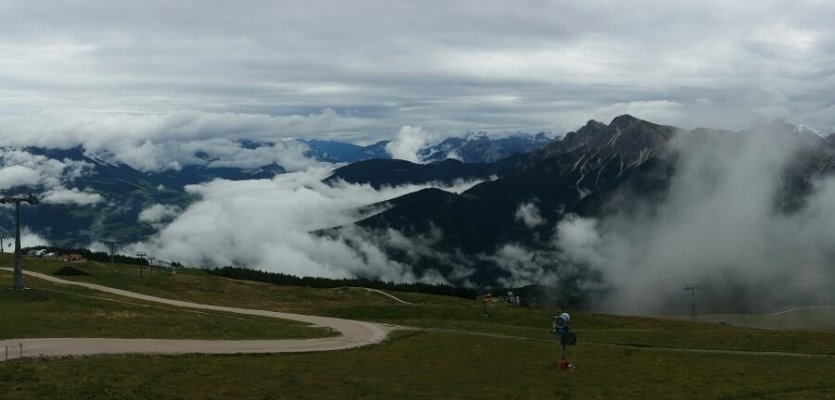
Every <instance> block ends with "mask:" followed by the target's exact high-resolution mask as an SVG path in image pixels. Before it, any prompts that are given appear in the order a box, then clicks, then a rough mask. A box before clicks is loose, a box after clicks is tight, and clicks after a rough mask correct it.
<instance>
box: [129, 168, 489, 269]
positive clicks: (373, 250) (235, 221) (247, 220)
mask: <svg viewBox="0 0 835 400" xmlns="http://www.w3.org/2000/svg"><path fill="white" fill-rule="evenodd" d="M330 172H331V171H330V169H329V168H325V167H315V168H312V169H309V170H306V171H303V172H295V173H288V174H282V175H277V176H275V177H274V178H273V179H270V180H248V181H225V180H215V181H212V182H209V183H205V184H200V185H192V186H188V187H187V190H188V191H189V192H190V193H193V194H195V195H198V196H200V199H201V200H200V201H198V202H197V203H195V204H192V205H191V206H189V207H188V208H187V209H186V210H184V211H183V212H182V214H180V215H179V216H177V217H176V219H174V220H173V221H171V222H170V223H168V224H166V225H165V226H164V227H163V228H162V230H161V231H160V233H159V234H158V235H156V236H155V237H153V238H152V239H150V240H149V241H147V242H145V243H136V244H133V245H131V246H129V247H127V248H126V249H125V250H126V251H127V252H129V253H131V252H135V251H146V252H149V254H153V255H154V256H155V257H157V258H158V259H170V260H177V261H180V262H183V263H185V264H187V265H198V266H226V265H239V266H249V267H257V268H262V269H265V270H270V271H280V272H284V273H289V274H294V275H301V276H323V277H335V278H339V277H353V276H367V277H375V278H380V279H385V280H393V281H407V282H413V281H428V282H442V281H444V278H443V277H441V276H439V275H438V274H436V273H428V274H415V273H414V271H412V268H411V266H409V265H404V264H402V263H399V262H396V261H393V260H390V259H389V258H388V257H387V256H386V254H384V252H383V251H382V250H381V249H380V248H379V247H378V246H377V244H376V243H377V242H376V239H377V238H376V236H374V235H376V234H375V233H371V232H365V231H363V230H361V229H359V228H350V227H348V228H346V229H345V230H343V231H342V232H340V235H341V236H337V237H331V236H328V235H319V234H315V233H314V232H315V231H318V230H322V229H328V228H332V227H336V226H342V225H348V224H350V223H352V222H354V221H357V220H359V219H361V218H363V216H365V215H368V213H373V212H378V211H379V210H377V209H369V210H365V211H362V212H360V211H357V210H359V209H362V208H363V207H365V206H367V205H369V204H375V203H378V202H382V201H385V200H388V199H391V198H394V197H398V196H401V195H404V194H407V193H410V192H413V191H416V190H420V189H423V188H425V187H426V186H416V185H407V186H402V187H394V188H383V189H381V190H375V189H373V188H372V187H370V186H367V185H351V184H345V183H341V184H335V185H333V186H328V185H326V184H324V183H322V182H321V180H322V179H324V178H325V177H327V176H328V175H330ZM473 184H474V183H462V184H460V185H459V186H456V187H451V188H447V189H448V190H451V191H462V190H464V189H466V188H468V187H470V186H472V185H473ZM161 211H164V206H160V207H156V206H155V207H152V208H150V209H148V210H146V212H143V214H146V215H145V216H146V218H152V217H156V216H157V215H158V214H160V213H161ZM152 214H153V215H152ZM386 235H389V238H395V239H396V237H397V233H396V232H388V233H386ZM372 236H373V237H372ZM401 240H404V241H405V240H406V239H404V238H401ZM389 242H391V243H394V242H396V240H393V241H389ZM408 243H413V242H411V241H409V242H408ZM416 248H417V247H416Z"/></svg>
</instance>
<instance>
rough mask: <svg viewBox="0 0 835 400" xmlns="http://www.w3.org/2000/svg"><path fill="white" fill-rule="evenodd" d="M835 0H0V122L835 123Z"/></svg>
mask: <svg viewBox="0 0 835 400" xmlns="http://www.w3.org/2000/svg"><path fill="white" fill-rule="evenodd" d="M833 4H834V3H832V2H829V1H798V0H792V1H733V2H731V1H709V0H708V1H705V0H701V1H692V2H669V1H609V2H600V1H571V2H569V1H519V2H508V1H487V0H473V1H449V0H447V1H409V2H398V1H391V0H385V1H360V0H352V1H315V0H305V1H207V0H199V1H186V0H180V1H156V0H143V1H131V2H127V1H111V0H106V1H29V0H25V1H7V0H0V125H2V127H0V139H2V140H5V141H7V142H8V141H12V142H16V141H17V142H20V141H21V140H23V139H20V138H21V137H23V138H26V139H25V140H29V141H38V140H39V138H40V140H41V141H43V140H44V139H43V138H44V137H49V138H50V139H49V140H54V139H55V137H59V136H62V135H70V136H72V135H76V136H75V140H82V139H83V137H89V136H90V135H96V134H97V132H98V131H99V130H101V129H104V130H107V129H111V130H112V129H120V127H122V126H123V124H124V125H126V126H129V127H131V129H134V130H135V131H136V132H138V133H136V132H134V133H135V134H137V135H139V136H141V135H145V134H146V133H145V131H143V130H142V129H145V128H147V127H148V126H152V127H153V129H151V128H148V129H151V131H152V133H150V134H149V135H159V134H168V132H169V131H172V132H173V131H176V132H180V134H183V135H186V136H189V137H191V138H193V137H201V138H202V137H212V138H217V137H218V136H224V135H229V136H230V137H234V138H238V137H242V136H255V137H267V136H269V137H290V136H295V137H308V136H315V137H336V138H339V139H343V140H349V141H350V140H354V141H363V142H367V141H371V140H373V139H377V138H388V137H392V136H394V135H396V134H397V133H398V132H399V131H400V129H401V127H403V126H405V125H408V126H412V127H421V128H422V129H423V130H424V131H426V132H430V133H434V134H437V135H442V136H444V135H454V134H460V133H462V132H464V131H467V130H489V131H516V130H523V131H538V130H550V131H553V132H555V133H564V132H565V131H566V130H570V129H575V128H577V127H579V126H580V125H581V124H583V123H584V122H585V121H586V120H588V119H591V118H594V119H599V120H603V121H605V122H608V121H609V120H610V119H611V118H612V117H613V116H615V115H618V114H622V113H631V114H633V115H636V116H638V117H641V118H644V119H649V120H652V121H655V122H660V123H666V124H674V125H678V126H682V127H685V128H694V127H697V126H709V127H723V128H741V127H745V126H747V125H748V124H749V123H750V122H751V120H753V119H756V118H759V117H765V118H783V119H786V120H788V121H790V122H794V123H804V124H807V125H810V126H812V127H814V128H817V129H820V130H823V131H826V132H832V131H835V106H833V101H834V100H835V75H833V74H835V29H833V28H832V26H833V25H835V24H833V21H835V5H833ZM143 121H144V122H143ZM148 121H150V122H148ZM159 121H163V122H159ZM195 121H197V122H195ZM172 126H173V127H175V128H176V127H180V128H182V127H183V126H187V127H188V129H179V130H177V129H173V128H171V127H172ZM143 127H144V128H143ZM105 128H106V129H105ZM154 129H155V130H154ZM201 129H203V130H208V131H211V133H204V132H202V131H201ZM79 132H82V133H79ZM161 132H162V133H161ZM176 132H175V133H176ZM183 132H185V133H183ZM78 135H81V136H78Z"/></svg>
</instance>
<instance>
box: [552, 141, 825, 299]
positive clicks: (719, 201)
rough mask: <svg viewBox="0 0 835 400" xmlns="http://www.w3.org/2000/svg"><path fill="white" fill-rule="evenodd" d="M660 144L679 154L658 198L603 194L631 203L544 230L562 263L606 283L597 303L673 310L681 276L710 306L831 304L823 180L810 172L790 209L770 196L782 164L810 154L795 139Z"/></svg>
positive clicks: (778, 194) (780, 181)
mask: <svg viewBox="0 0 835 400" xmlns="http://www.w3.org/2000/svg"><path fill="white" fill-rule="evenodd" d="M672 145H673V148H674V149H675V150H676V151H677V152H678V154H680V159H679V160H678V162H677V167H676V168H677V169H676V174H675V175H674V178H673V180H672V183H671V186H670V188H669V193H668V196H667V198H666V199H665V200H664V201H663V202H661V203H660V204H649V203H647V204H639V205H638V206H637V207H634V204H633V206H631V207H619V206H618V203H615V204H614V205H613V208H615V209H618V208H620V209H622V210H626V209H629V210H632V212H618V213H614V214H611V215H608V216H606V217H603V218H601V219H594V218H580V217H576V216H573V217H569V218H566V219H565V220H563V221H562V222H560V223H559V225H558V226H557V228H556V230H557V243H556V248H557V249H558V251H559V253H560V255H561V256H562V257H563V258H564V260H565V261H567V262H568V263H569V264H571V265H582V266H589V267H590V268H592V269H594V270H597V271H599V272H601V273H602V278H603V281H604V282H605V283H606V284H607V285H609V289H610V290H611V291H610V293H609V297H608V302H607V303H606V304H605V305H604V306H605V307H608V309H610V310H615V311H620V312H630V313H651V312H660V311H663V310H667V311H669V310H670V309H671V307H673V308H674V309H676V310H677V311H684V310H686V309H687V308H686V307H687V306H689V298H686V297H685V296H684V294H685V293H684V292H683V291H682V289H683V288H684V287H685V285H687V284H699V285H701V286H702V287H703V288H704V289H703V290H702V291H701V292H700V296H704V298H702V299H700V302H701V304H702V305H707V306H708V307H712V309H713V310H724V311H740V310H741V311H751V310H756V311H762V310H767V309H768V308H769V307H773V306H775V305H779V304H787V303H788V304H791V303H789V302H792V301H795V302H820V301H822V302H826V301H835V299H834V298H832V296H831V292H832V291H831V286H826V285H824V284H825V283H826V282H827V281H826V279H827V277H829V278H831V277H832V276H833V274H835V268H833V266H832V262H831V260H832V259H833V256H835V246H833V245H832V243H833V240H835V227H833V225H832V224H831V221H833V220H835V219H833V218H835V178H833V177H831V176H829V177H819V178H817V179H815V180H814V181H813V187H812V190H811V191H810V193H809V194H808V195H806V196H805V198H804V199H803V202H802V203H801V204H800V205H799V206H797V207H794V208H789V209H786V207H784V204H781V202H780V200H781V198H782V196H783V195H784V194H785V191H787V190H788V191H791V190H795V189H793V188H792V187H791V186H790V182H788V181H787V177H788V176H789V175H787V174H786V171H787V170H788V169H791V168H793V167H796V164H797V163H801V162H803V161H804V159H803V157H809V156H810V153H806V152H805V151H807V150H809V147H808V141H807V140H805V139H804V138H802V137H801V135H784V134H769V133H768V132H756V133H744V134H743V133H740V134H724V135H716V136H701V135H694V134H685V135H681V136H679V137H678V138H677V139H675V140H674V142H673V143H672ZM620 201H630V200H628V199H621V200H620ZM801 282H805V283H804V284H803V285H800V283H801ZM809 283H816V284H817V285H811V286H810V285H809ZM827 293H829V294H827ZM676 307H677V308H676Z"/></svg>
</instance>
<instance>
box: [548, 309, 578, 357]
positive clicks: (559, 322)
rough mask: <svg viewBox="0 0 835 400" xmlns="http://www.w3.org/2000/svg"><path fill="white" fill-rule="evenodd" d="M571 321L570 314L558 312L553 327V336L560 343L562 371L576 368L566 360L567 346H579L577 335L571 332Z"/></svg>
mask: <svg viewBox="0 0 835 400" xmlns="http://www.w3.org/2000/svg"><path fill="white" fill-rule="evenodd" d="M570 320H571V316H570V315H568V313H565V312H562V311H561V310H558V311H557V315H554V322H553V323H552V325H551V334H552V335H554V336H556V338H557V340H559V341H560V364H559V366H560V370H567V369H569V368H574V365H573V364H571V363H570V362H568V360H566V359H565V356H566V346H568V345H575V344H577V335H576V334H575V333H574V332H571V329H570V326H569V325H570V324H569V321H570Z"/></svg>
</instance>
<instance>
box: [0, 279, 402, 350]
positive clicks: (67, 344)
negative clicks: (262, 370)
mask: <svg viewBox="0 0 835 400" xmlns="http://www.w3.org/2000/svg"><path fill="white" fill-rule="evenodd" d="M0 269H2V270H6V271H10V270H11V269H10V268H0ZM24 273H25V274H26V275H28V276H32V277H35V278H38V279H43V280H46V281H50V282H55V283H59V284H62V285H73V286H81V287H85V288H88V289H93V290H98V291H101V292H106V293H112V294H115V295H119V296H123V297H129V298H133V299H138V300H144V301H150V302H155V303H162V304H167V305H171V306H175V307H183V308H191V309H198V310H212V311H222V312H228V313H235V314H245V315H256V316H261V317H269V318H279V319H286V320H292V321H300V322H306V323H309V324H311V325H312V326H314V327H325V328H330V329H333V330H335V331H337V332H339V333H340V335H339V336H335V337H328V338H317V339H282V340H191V339H186V340H173V339H172V340H169V339H111V338H48V339H6V340H0V361H5V360H7V359H8V360H11V359H14V358H20V357H24V358H26V357H62V356H82V355H96V354H131V353H142V354H242V353H298V352H312V351H331V350H343V349H351V348H356V347H362V346H367V345H371V344H375V343H380V342H381V341H383V340H384V339H385V338H386V337H387V336H388V333H389V332H390V331H391V330H392V329H393V328H391V327H388V326H385V325H383V324H378V323H373V322H364V321H354V320H348V319H341V318H328V317H317V316H311V315H301V314H291V313H283V312H276V311H267V310H257V309H249V308H237V307H223V306H214V305H208V304H199V303H192V302H187V301H180V300H171V299H165V298H161V297H156V296H148V295H144V294H140V293H134V292H129V291H126V290H121V289H114V288H111V287H107V286H101V285H96V284H94V283H86V282H74V281H68V280H64V279H60V278H56V277H53V276H49V275H45V274H40V273H37V272H32V271H24Z"/></svg>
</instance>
